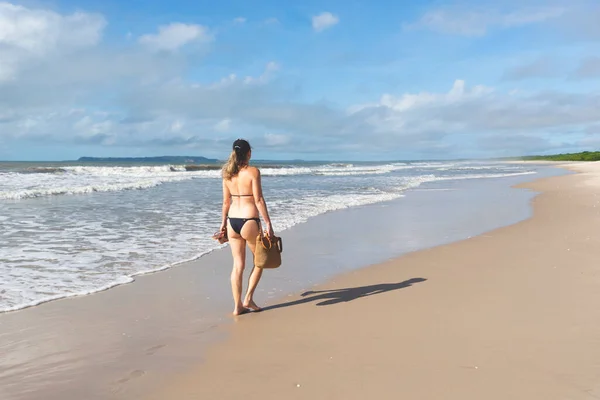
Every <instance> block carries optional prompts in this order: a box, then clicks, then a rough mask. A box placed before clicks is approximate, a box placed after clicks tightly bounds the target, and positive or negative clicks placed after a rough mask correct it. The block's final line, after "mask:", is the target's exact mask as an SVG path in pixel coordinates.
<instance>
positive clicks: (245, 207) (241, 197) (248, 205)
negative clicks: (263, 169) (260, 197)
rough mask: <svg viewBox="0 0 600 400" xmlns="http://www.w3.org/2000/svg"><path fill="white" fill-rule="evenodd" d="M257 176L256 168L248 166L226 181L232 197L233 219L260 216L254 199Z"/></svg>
mask: <svg viewBox="0 0 600 400" xmlns="http://www.w3.org/2000/svg"><path fill="white" fill-rule="evenodd" d="M255 176H256V168H254V167H250V166H247V167H244V168H242V169H241V170H240V171H239V172H238V174H237V175H235V176H233V177H231V179H228V180H225V181H224V184H225V186H226V188H227V191H228V192H229V195H230V196H231V207H230V214H231V216H232V217H233V216H235V217H242V218H252V217H256V216H258V209H257V208H256V204H255V202H256V199H255V198H254V196H255V193H254V181H255Z"/></svg>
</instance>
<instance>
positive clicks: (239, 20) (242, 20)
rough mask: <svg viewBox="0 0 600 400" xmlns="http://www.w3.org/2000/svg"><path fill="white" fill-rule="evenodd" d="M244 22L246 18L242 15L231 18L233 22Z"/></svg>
mask: <svg viewBox="0 0 600 400" xmlns="http://www.w3.org/2000/svg"><path fill="white" fill-rule="evenodd" d="M245 22H246V18H244V17H237V18H234V19H233V23H235V24H243V23H245Z"/></svg>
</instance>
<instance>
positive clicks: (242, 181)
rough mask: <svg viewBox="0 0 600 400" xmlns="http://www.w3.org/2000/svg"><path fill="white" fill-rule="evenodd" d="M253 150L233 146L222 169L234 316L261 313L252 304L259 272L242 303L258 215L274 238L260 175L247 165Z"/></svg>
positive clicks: (253, 275)
mask: <svg viewBox="0 0 600 400" xmlns="http://www.w3.org/2000/svg"><path fill="white" fill-rule="evenodd" d="M251 155H252V150H251V148H250V144H249V143H248V142H247V141H246V140H243V139H238V140H236V141H235V142H233V151H232V152H231V155H230V156H229V160H228V161H227V163H226V164H225V165H224V166H223V171H222V173H223V222H222V223H221V231H222V232H225V230H227V237H228V238H229V245H230V247H231V254H232V255H233V271H231V290H232V292H233V301H234V304H235V308H234V309H233V314H234V315H240V314H244V313H246V312H249V311H261V308H260V307H258V306H257V305H256V303H255V302H254V291H255V290H256V286H257V285H258V282H259V281H260V277H261V276H262V269H260V268H256V267H253V268H252V273H251V274H250V279H249V282H248V291H247V292H246V296H245V298H244V301H243V302H242V277H243V274H244V267H245V264H246V244H248V246H249V247H250V251H252V254H254V250H255V245H256V237H257V236H258V234H259V232H260V218H259V212H260V215H262V217H263V219H264V221H265V228H266V231H267V234H268V235H269V236H273V228H272V227H271V219H270V218H269V213H268V211H267V205H266V203H265V199H264V198H263V193H262V185H261V179H260V171H259V170H258V168H256V167H251V166H249V165H248V163H249V162H250V157H251Z"/></svg>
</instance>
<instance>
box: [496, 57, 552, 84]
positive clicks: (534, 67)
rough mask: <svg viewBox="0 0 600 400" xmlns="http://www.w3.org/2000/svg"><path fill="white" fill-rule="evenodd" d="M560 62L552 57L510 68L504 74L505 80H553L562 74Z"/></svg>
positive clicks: (540, 58)
mask: <svg viewBox="0 0 600 400" xmlns="http://www.w3.org/2000/svg"><path fill="white" fill-rule="evenodd" d="M560 72H561V67H560V62H559V61H557V60H554V59H552V58H550V57H539V58H537V59H535V60H534V61H532V62H529V63H526V64H521V65H517V66H515V67H512V68H509V69H507V70H506V71H505V73H504V77H503V78H504V79H505V80H522V79H529V78H552V77H556V76H558V75H559V74H560Z"/></svg>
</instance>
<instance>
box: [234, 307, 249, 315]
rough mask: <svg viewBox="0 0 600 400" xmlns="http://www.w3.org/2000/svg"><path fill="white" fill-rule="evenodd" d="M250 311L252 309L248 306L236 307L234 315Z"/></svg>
mask: <svg viewBox="0 0 600 400" xmlns="http://www.w3.org/2000/svg"><path fill="white" fill-rule="evenodd" d="M249 312H250V310H249V309H248V308H247V307H242V308H236V309H234V310H233V315H235V316H238V315H242V314H246V313H249Z"/></svg>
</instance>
